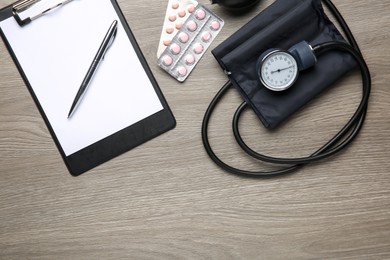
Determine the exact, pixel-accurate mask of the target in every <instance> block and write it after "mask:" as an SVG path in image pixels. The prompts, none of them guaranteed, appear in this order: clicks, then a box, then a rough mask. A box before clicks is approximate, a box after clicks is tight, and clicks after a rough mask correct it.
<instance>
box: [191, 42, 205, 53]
mask: <svg viewBox="0 0 390 260" xmlns="http://www.w3.org/2000/svg"><path fill="white" fill-rule="evenodd" d="M193 50H194V52H195V53H196V54H200V53H202V52H203V45H202V44H200V43H195V44H194V48H193Z"/></svg>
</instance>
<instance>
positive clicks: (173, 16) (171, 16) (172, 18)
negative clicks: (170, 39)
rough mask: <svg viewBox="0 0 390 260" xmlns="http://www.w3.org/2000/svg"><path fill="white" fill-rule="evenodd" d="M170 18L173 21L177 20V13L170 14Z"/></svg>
mask: <svg viewBox="0 0 390 260" xmlns="http://www.w3.org/2000/svg"><path fill="white" fill-rule="evenodd" d="M168 20H169V21H171V22H174V21H176V15H175V14H171V15H169V17H168Z"/></svg>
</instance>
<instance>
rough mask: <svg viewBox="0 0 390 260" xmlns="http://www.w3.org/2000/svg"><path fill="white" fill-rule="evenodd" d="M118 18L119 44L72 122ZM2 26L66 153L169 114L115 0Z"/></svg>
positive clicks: (81, 0) (73, 5) (86, 0)
mask: <svg viewBox="0 0 390 260" xmlns="http://www.w3.org/2000/svg"><path fill="white" fill-rule="evenodd" d="M52 2H54V3H55V2H58V0H57V1H52ZM113 20H118V32H117V35H116V38H115V41H114V42H113V44H112V46H111V47H110V48H109V50H108V51H107V53H106V56H105V58H104V60H103V61H102V62H101V63H100V65H99V67H98V69H97V71H96V73H95V75H94V77H93V79H92V81H91V83H90V85H89V87H88V89H87V91H86V93H85V95H84V97H83V99H82V100H81V102H80V104H79V105H78V107H77V109H76V110H75V112H74V113H73V115H72V117H71V118H70V119H68V118H67V116H68V113H69V109H70V107H71V104H72V102H73V99H74V97H75V95H76V93H77V91H78V89H79V87H80V85H81V82H82V80H83V79H84V76H85V74H86V73H87V70H88V68H89V66H90V65H91V63H92V60H93V58H94V56H95V54H96V52H97V50H98V48H99V46H100V44H101V42H102V40H103V38H104V36H105V34H106V32H107V30H108V28H109V27H110V25H111V23H112V22H113ZM0 26H1V28H2V30H3V32H4V34H5V36H6V37H7V39H8V41H9V43H10V45H11V46H12V49H13V51H14V53H15V55H16V57H17V59H18V61H19V63H20V65H21V67H22V68H23V71H24V73H25V75H26V76H27V78H28V81H29V82H30V85H31V86H32V88H33V90H34V93H35V95H36V97H37V98H38V100H39V103H40V104H41V106H42V108H43V110H44V112H45V114H46V116H47V118H48V119H49V121H50V124H51V126H52V128H53V130H54V132H55V135H56V136H57V138H58V141H59V142H60V144H61V146H62V148H63V150H64V153H65V155H67V156H68V155H71V154H73V153H75V152H77V151H79V150H81V149H83V148H85V147H87V146H88V145H91V144H93V143H95V142H97V141H99V140H101V139H103V138H105V137H107V136H110V135H111V134H114V133H116V132H117V131H120V130H122V129H124V128H126V127H128V126H130V125H132V124H134V123H136V122H138V121H140V120H142V119H144V118H146V117H148V116H150V115H153V114H155V113H157V112H158V111H160V110H162V109H163V107H162V104H161V102H160V100H159V98H158V96H157V94H156V92H155V90H154V88H153V86H152V84H151V82H150V80H149V78H148V76H147V75H146V72H145V71H144V69H143V67H142V64H141V63H140V61H139V60H138V57H137V55H136V53H135V51H134V49H133V46H132V44H131V42H130V40H129V38H128V37H127V34H126V32H125V31H124V28H123V26H122V24H121V22H120V20H119V17H118V15H117V14H116V12H115V10H114V7H113V5H112V4H111V2H110V1H108V0H74V1H72V2H70V3H68V4H66V5H64V6H63V7H60V8H58V9H56V10H55V11H53V12H51V13H48V14H46V15H44V16H42V17H40V18H38V19H37V20H34V21H33V22H31V23H30V24H28V25H26V26H24V27H20V26H19V25H18V24H17V23H16V21H15V19H14V18H13V17H11V18H8V19H6V20H4V21H2V22H1V23H0Z"/></svg>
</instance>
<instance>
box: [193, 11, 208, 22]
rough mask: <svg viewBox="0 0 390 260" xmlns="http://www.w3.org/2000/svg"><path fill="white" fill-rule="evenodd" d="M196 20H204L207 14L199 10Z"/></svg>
mask: <svg viewBox="0 0 390 260" xmlns="http://www.w3.org/2000/svg"><path fill="white" fill-rule="evenodd" d="M195 16H196V18H198V19H199V20H203V19H204V18H205V17H206V12H205V11H204V10H201V9H200V10H198V11H196V14H195Z"/></svg>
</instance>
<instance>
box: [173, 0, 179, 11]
mask: <svg viewBox="0 0 390 260" xmlns="http://www.w3.org/2000/svg"><path fill="white" fill-rule="evenodd" d="M177 8H179V2H177V1H174V2H173V3H172V9H177Z"/></svg>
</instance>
